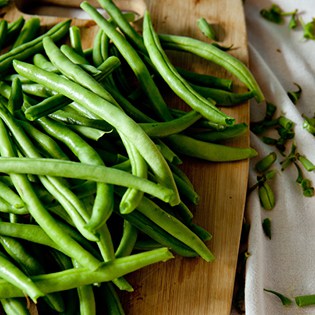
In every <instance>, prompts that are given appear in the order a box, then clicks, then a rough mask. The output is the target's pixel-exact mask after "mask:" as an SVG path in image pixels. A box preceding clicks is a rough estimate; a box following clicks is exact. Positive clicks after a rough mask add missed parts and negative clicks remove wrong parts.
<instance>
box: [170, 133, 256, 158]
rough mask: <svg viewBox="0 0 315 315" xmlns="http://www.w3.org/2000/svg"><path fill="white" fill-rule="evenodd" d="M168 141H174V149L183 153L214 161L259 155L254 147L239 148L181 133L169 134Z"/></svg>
mask: <svg viewBox="0 0 315 315" xmlns="http://www.w3.org/2000/svg"><path fill="white" fill-rule="evenodd" d="M168 141H170V142H171V143H172V146H173V147H174V150H176V151H178V152H180V153H182V154H185V155H188V156H193V157H196V158H200V159H204V160H208V161H213V162H227V161H238V160H243V159H249V158H252V157H254V156H256V155H257V152H256V150H255V149H253V148H239V147H232V146H227V145H223V144H216V143H210V142H204V141H200V140H196V139H193V138H191V137H188V136H185V135H179V134H177V135H172V136H169V137H168Z"/></svg>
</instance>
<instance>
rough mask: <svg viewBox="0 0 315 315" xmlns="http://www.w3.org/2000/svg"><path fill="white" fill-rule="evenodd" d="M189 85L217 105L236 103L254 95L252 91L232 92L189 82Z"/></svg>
mask: <svg viewBox="0 0 315 315" xmlns="http://www.w3.org/2000/svg"><path fill="white" fill-rule="evenodd" d="M191 86H192V87H193V89H194V90H196V91H197V92H198V93H199V94H200V95H202V96H203V97H205V98H210V99H212V100H214V101H215V102H216V104H217V105H218V106H233V105H238V104H241V103H244V102H246V101H248V100H250V99H251V98H253V97H254V92H253V91H249V92H245V93H234V92H230V91H225V90H220V89H215V88H211V87H204V86H198V85H195V84H191Z"/></svg>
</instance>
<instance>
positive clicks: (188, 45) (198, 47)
mask: <svg viewBox="0 0 315 315" xmlns="http://www.w3.org/2000/svg"><path fill="white" fill-rule="evenodd" d="M159 38H160V40H161V44H162V47H165V48H167V49H176V50H184V51H188V52H191V53H193V54H196V55H198V56H200V57H203V58H205V59H207V60H210V61H212V62H214V63H216V64H218V65H220V66H221V67H223V68H225V69H226V70H227V71H229V72H231V73H232V74H234V75H235V76H236V77H237V78H238V79H239V80H240V81H241V82H243V83H244V84H245V85H246V86H247V87H248V88H249V89H250V90H251V91H253V93H254V94H255V98H256V100H257V101H258V102H262V101H263V100H264V99H265V98H264V95H263V92H262V91H261V89H260V87H259V85H258V83H257V82H256V79H255V78H254V76H253V75H252V73H251V72H250V71H249V69H248V68H247V67H246V66H245V64H244V63H242V62H241V61H240V60H239V59H237V58H235V57H233V56H232V55H230V54H228V53H227V52H225V51H222V50H221V49H219V48H217V47H215V46H214V45H211V44H209V43H205V42H202V41H200V40H197V39H194V38H190V37H185V36H176V35H164V34H163V35H159Z"/></svg>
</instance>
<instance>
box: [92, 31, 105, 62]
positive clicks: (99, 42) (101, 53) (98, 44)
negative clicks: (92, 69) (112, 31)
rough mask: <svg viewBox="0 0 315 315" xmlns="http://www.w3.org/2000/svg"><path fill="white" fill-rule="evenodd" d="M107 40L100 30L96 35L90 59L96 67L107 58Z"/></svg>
mask: <svg viewBox="0 0 315 315" xmlns="http://www.w3.org/2000/svg"><path fill="white" fill-rule="evenodd" d="M108 46H109V38H108V36H107V35H106V33H105V32H104V31H103V30H102V29H101V28H100V29H99V30H98V32H97V33H96V36H95V38H94V42H93V51H92V59H93V63H94V65H95V66H96V67H98V66H99V65H101V64H102V63H103V62H104V61H105V60H106V59H107V58H108Z"/></svg>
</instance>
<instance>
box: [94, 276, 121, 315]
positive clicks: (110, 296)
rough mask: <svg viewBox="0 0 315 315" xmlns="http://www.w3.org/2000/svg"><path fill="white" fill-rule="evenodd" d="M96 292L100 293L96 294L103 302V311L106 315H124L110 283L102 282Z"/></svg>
mask: <svg viewBox="0 0 315 315" xmlns="http://www.w3.org/2000/svg"><path fill="white" fill-rule="evenodd" d="M97 290H98V291H100V292H98V293H99V294H100V297H101V298H102V301H103V300H104V301H105V302H104V310H105V311H106V314H107V315H125V312H124V309H123V307H122V305H121V302H120V299H119V296H118V294H117V292H116V291H115V288H114V287H113V286H112V284H111V283H110V282H103V283H102V284H101V286H100V288H98V289H97Z"/></svg>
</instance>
